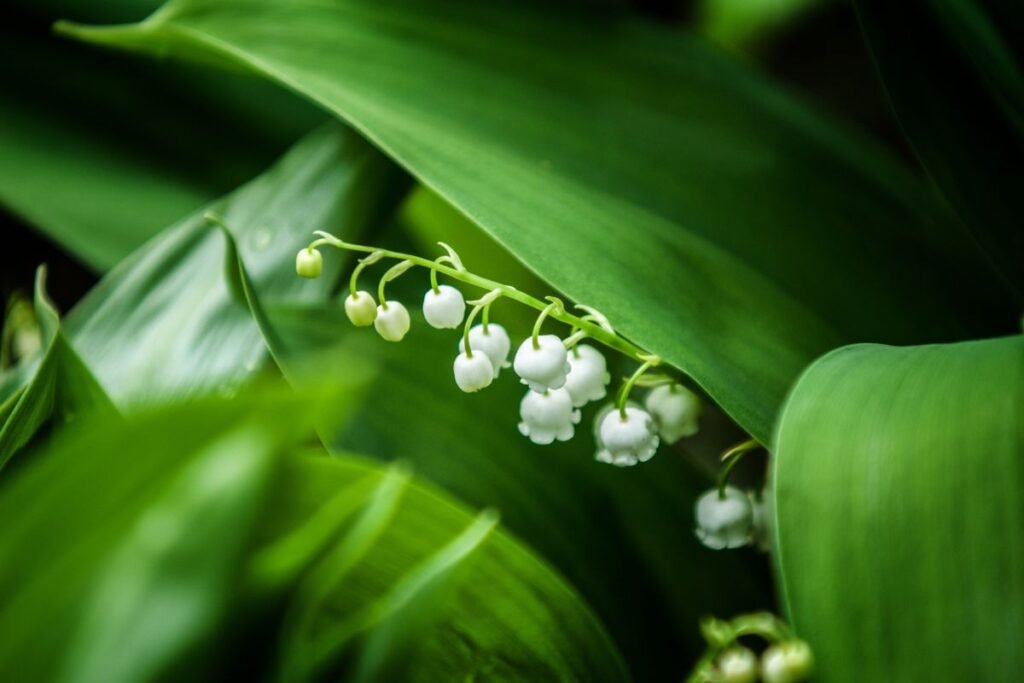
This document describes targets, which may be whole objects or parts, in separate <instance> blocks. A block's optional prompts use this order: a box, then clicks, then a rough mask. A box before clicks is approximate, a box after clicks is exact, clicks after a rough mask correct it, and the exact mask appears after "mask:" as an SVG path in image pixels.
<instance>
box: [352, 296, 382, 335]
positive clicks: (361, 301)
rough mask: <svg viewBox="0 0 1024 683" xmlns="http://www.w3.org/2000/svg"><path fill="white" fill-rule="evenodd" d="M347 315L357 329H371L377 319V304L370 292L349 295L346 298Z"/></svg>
mask: <svg viewBox="0 0 1024 683" xmlns="http://www.w3.org/2000/svg"><path fill="white" fill-rule="evenodd" d="M345 315H347V316H348V319H349V321H350V322H351V323H352V324H353V325H355V326H356V327H369V326H370V325H372V324H373V321H374V320H375V319H376V318H377V302H376V301H374V299H373V295H372V294H370V293H369V292H363V291H359V292H356V293H355V294H349V295H348V296H347V297H345Z"/></svg>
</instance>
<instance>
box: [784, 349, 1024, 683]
mask: <svg viewBox="0 0 1024 683" xmlns="http://www.w3.org/2000/svg"><path fill="white" fill-rule="evenodd" d="M1022 416H1024V337H1021V336H1017V337H1006V338H1002V339H993V340H989V341H978V342H967V343H961V344H952V345H936V346H920V347H910V348H895V347H883V346H853V347H849V348H844V349H841V350H839V351H836V352H834V353H832V354H829V355H828V356H826V357H825V358H823V359H822V360H820V361H818V362H817V363H815V364H814V365H813V366H812V367H811V369H810V370H808V371H807V373H806V374H805V375H804V376H803V377H802V378H801V379H800V381H799V383H798V384H797V386H796V388H795V389H794V392H793V395H792V396H791V397H790V399H789V401H788V402H787V404H786V407H785V410H784V412H783V415H782V418H781V424H780V427H779V432H778V438H777V444H776V453H775V458H776V464H775V501H776V508H777V516H778V520H777V521H778V539H777V546H776V551H777V553H778V555H777V560H778V567H779V575H780V577H781V580H782V583H783V587H784V592H785V595H786V598H787V602H788V609H789V613H790V616H791V618H792V621H793V624H794V626H795V627H796V628H797V630H798V631H799V632H800V634H801V636H802V637H804V638H807V639H808V640H809V641H810V642H811V644H812V645H813V647H814V651H815V656H816V658H817V660H818V664H819V671H820V679H819V680H821V681H823V682H827V683H834V682H840V681H850V682H851V683H852V682H854V681H856V682H858V683H859V682H862V681H993V682H995V681H1006V682H1007V683H1010V682H1011V681H1016V680H1018V679H1019V677H1020V674H1019V672H1020V671H1022V670H1024V650H1022V649H1021V647H1020V634H1021V633H1022V632H1024V609H1022V607H1021V606H1022V605H1024V495H1022V493H1021V492H1022V491H1024V420H1021V417H1022Z"/></svg>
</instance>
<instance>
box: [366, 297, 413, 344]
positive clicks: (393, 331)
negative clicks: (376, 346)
mask: <svg viewBox="0 0 1024 683" xmlns="http://www.w3.org/2000/svg"><path fill="white" fill-rule="evenodd" d="M409 325H410V321H409V311H408V310H406V308H405V306H403V305H402V304H401V303H399V302H397V301H386V302H384V303H382V304H381V305H380V306H378V307H377V318H376V319H375V320H374V321H373V326H374V327H375V328H376V330H377V333H378V334H380V336H381V337H382V338H384V339H385V340H387V341H390V342H399V341H402V338H403V337H405V335H406V333H408V332H409Z"/></svg>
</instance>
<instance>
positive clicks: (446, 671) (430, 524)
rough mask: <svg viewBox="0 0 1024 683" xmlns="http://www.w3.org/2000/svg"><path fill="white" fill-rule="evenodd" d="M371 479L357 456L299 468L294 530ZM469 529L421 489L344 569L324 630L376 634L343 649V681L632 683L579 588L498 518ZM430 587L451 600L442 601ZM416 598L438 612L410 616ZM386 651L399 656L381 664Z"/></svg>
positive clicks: (290, 495) (443, 501)
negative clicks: (336, 496)
mask: <svg viewBox="0 0 1024 683" xmlns="http://www.w3.org/2000/svg"><path fill="white" fill-rule="evenodd" d="M369 476H372V477H374V478H377V479H380V478H381V477H384V476H387V475H386V474H385V473H384V472H383V471H382V470H381V469H380V467H379V466H377V465H370V464H369V463H366V464H363V463H361V462H360V461H359V460H356V459H354V458H353V457H352V456H351V455H349V454H338V456H336V457H334V458H322V457H320V458H316V459H311V460H305V461H290V462H288V463H286V474H285V484H284V486H283V490H284V492H285V495H286V496H287V498H286V500H285V501H283V503H282V505H281V508H280V510H281V511H280V515H281V516H282V517H283V518H284V520H283V521H284V522H285V523H286V524H288V523H294V522H295V521H300V520H302V519H304V518H305V517H306V516H308V515H310V514H312V512H313V511H314V510H316V508H317V507H318V505H319V504H320V501H322V500H324V498H325V497H329V496H330V495H332V494H333V493H334V492H335V491H337V490H339V489H341V488H344V487H346V486H348V485H351V484H352V483H353V482H355V481H359V480H361V479H363V478H365V477H369ZM471 522H472V517H471V516H470V515H468V514H467V513H466V511H465V509H464V508H463V507H462V506H461V505H455V504H453V503H452V502H451V500H450V499H449V498H447V497H446V496H442V495H439V494H438V493H437V492H436V491H435V490H433V489H431V488H426V487H424V486H422V485H419V484H415V483H413V484H411V485H410V486H409V487H408V489H407V490H406V491H405V492H404V493H403V494H402V496H401V501H400V503H399V504H398V506H397V508H396V509H395V510H394V511H393V512H392V513H391V515H390V520H389V523H388V524H387V526H386V527H385V528H384V530H383V531H382V532H379V537H378V539H377V540H376V542H375V543H373V544H372V546H371V547H370V548H369V550H368V551H367V552H365V554H363V555H362V556H361V559H360V561H359V563H358V564H357V565H356V566H354V567H349V566H347V565H346V566H345V567H343V568H342V571H343V572H344V578H343V580H340V581H338V582H337V584H336V585H335V587H334V589H333V590H332V591H331V592H330V593H329V594H328V595H326V596H325V597H324V598H323V599H322V601H321V602H320V603H319V604H318V605H317V609H318V611H319V614H318V615H316V616H317V617H318V619H317V623H318V624H319V625H320V627H321V629H323V628H326V627H327V625H328V624H330V623H331V622H332V621H333V622H334V623H343V622H342V620H343V619H345V618H346V617H353V616H355V617H357V619H358V620H359V622H362V623H364V624H365V625H366V626H367V627H368V628H370V630H369V631H367V632H366V633H362V634H359V633H353V634H352V635H353V636H355V635H360V636H361V637H359V638H355V639H346V640H344V641H343V642H341V643H339V650H338V653H337V654H338V655H347V656H346V657H344V658H343V659H342V661H337V662H336V664H338V665H340V666H341V667H342V668H341V673H339V678H345V679H346V680H348V678H346V676H352V675H358V674H359V672H366V673H371V672H372V671H375V670H376V669H375V667H376V666H377V665H379V664H384V663H386V664H387V666H388V667H391V666H396V665H397V666H398V667H399V668H400V669H401V671H402V673H401V675H399V676H398V677H397V678H388V677H386V676H385V677H383V678H378V679H377V680H403V681H424V682H427V681H448V680H473V679H474V678H485V679H490V680H523V681H563V680H564V681H620V680H626V679H627V674H626V672H625V670H624V667H623V664H622V662H621V660H620V658H619V656H618V654H617V652H616V649H615V646H614V645H613V644H612V642H611V641H610V640H609V639H608V636H607V635H606V634H605V633H604V631H603V629H602V628H601V626H600V624H599V623H598V622H597V621H596V619H595V618H594V617H593V615H592V614H591V613H590V612H589V610H587V609H585V608H584V607H583V603H582V602H581V601H580V598H579V597H578V596H577V595H576V593H575V592H574V591H573V590H572V589H571V588H569V587H568V585H567V584H565V583H563V582H562V581H561V580H560V579H558V578H557V576H556V575H555V574H554V573H553V572H552V571H551V570H550V569H549V568H548V567H547V565H545V564H544V563H543V562H541V561H540V560H538V559H537V558H536V556H534V555H533V554H532V553H530V552H529V551H527V550H526V549H525V548H524V547H523V546H522V545H520V544H519V543H518V542H516V541H514V540H513V539H512V538H511V537H510V536H508V535H507V534H505V533H504V532H502V531H501V530H500V529H499V530H497V531H493V532H490V531H489V529H488V527H489V526H490V525H491V524H492V523H493V522H492V521H488V520H487V518H486V517H484V518H483V519H481V520H479V521H478V523H477V525H474V526H470V524H471ZM485 531H488V533H489V535H487V536H486V538H483V537H482V535H483V532H485ZM448 569H457V572H455V574H454V575H452V574H449V573H448ZM434 580H442V583H443V584H444V585H443V586H441V585H439V584H437V583H433V581H434ZM432 587H435V588H436V587H442V588H443V590H442V594H444V593H447V596H446V599H444V600H443V602H442V603H441V604H440V605H438V601H437V600H436V599H433V597H432V596H431V595H430V592H429V591H430V590H431V588H432ZM425 591H426V592H425ZM421 601H425V602H421ZM411 603H419V604H420V605H422V606H423V607H424V609H428V610H429V611H428V612H426V613H418V614H410V613H409V612H408V611H407V610H404V609H401V608H402V606H403V605H409V604H411ZM427 605H429V607H428V606H427ZM325 620H326V622H325ZM423 620H426V621H427V622H429V623H428V624H427V625H426V626H424V625H423V624H422V623H419V624H417V623H416V622H422V621H423ZM408 628H412V629H413V631H414V632H418V633H419V636H418V637H417V638H415V639H414V645H415V647H413V648H409V647H406V645H405V644H406V643H409V642H410V641H409V640H408V631H406V629H408ZM424 628H425V630H424ZM377 629H379V630H377ZM382 652H393V653H395V654H394V655H388V657H387V661H386V662H383V661H381V660H380V659H379V658H378V657H379V656H380V654H381V653H382ZM395 656H397V657H399V658H400V659H399V660H398V661H395V660H393V659H392V657H395ZM346 664H348V667H346V666H345V665H346Z"/></svg>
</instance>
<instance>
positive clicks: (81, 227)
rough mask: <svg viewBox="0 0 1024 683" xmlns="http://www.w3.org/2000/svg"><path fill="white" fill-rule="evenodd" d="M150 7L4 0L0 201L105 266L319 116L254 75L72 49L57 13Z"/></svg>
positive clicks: (238, 178)
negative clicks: (57, 24) (55, 29)
mask: <svg viewBox="0 0 1024 683" xmlns="http://www.w3.org/2000/svg"><path fill="white" fill-rule="evenodd" d="M157 4H158V3H154V2H152V1H151V0H119V1H117V2H102V3H95V2H82V1H81V0H41V1H36V0H28V1H26V0H13V2H11V3H7V4H6V5H5V12H4V22H3V26H2V27H0V86H2V87H3V89H4V93H5V94H4V97H3V99H2V100H0V149H2V150H3V154H0V205H2V206H4V207H5V208H6V209H8V210H9V211H11V212H12V213H14V214H16V215H18V216H19V217H21V218H22V219H23V220H25V221H26V223H27V224H28V225H31V226H32V227H35V228H37V229H39V230H40V231H42V232H43V233H44V234H46V235H47V236H48V237H49V238H50V239H52V240H54V241H55V242H57V243H58V244H60V245H61V246H63V247H64V248H65V249H67V250H68V251H70V252H71V253H72V254H74V255H75V257H76V258H78V259H80V260H81V261H83V262H84V263H86V264H88V265H89V266H90V267H91V268H93V269H95V270H97V271H100V272H102V271H105V270H107V269H108V268H110V267H111V266H113V265H114V264H115V263H117V262H118V261H120V260H121V259H122V258H123V257H125V256H127V255H128V254H129V253H130V252H131V251H132V250H134V249H135V248H136V247H138V246H139V245H141V244H142V243H143V242H145V241H146V240H147V239H149V238H150V237H152V236H153V235H155V234H156V233H157V232H158V231H159V230H162V229H163V228H164V227H166V226H167V225H169V224H170V223H172V222H173V221H176V220H178V219H179V218H181V216H183V215H185V214H187V213H189V212H190V211H193V210H195V209H196V208H198V207H199V206H201V205H202V204H204V203H206V202H209V201H211V200H213V199H214V198H216V197H217V196H218V195H221V194H223V193H225V192H227V191H228V190H231V189H233V188H234V187H236V186H238V185H240V184H241V183H243V182H244V181H246V180H249V179H250V178H252V177H253V176H254V175H256V174H257V173H259V172H261V171H262V170H263V169H264V167H266V166H267V165H269V164H270V162H271V161H273V160H274V159H275V158H276V157H277V156H278V155H279V154H281V153H282V152H283V151H284V150H285V149H286V148H287V147H288V146H289V145H291V144H292V143H293V142H294V141H295V140H296V139H298V138H299V137H300V136H301V135H302V134H304V133H305V132H307V131H308V130H310V129H311V128H313V127H314V126H315V125H316V124H317V123H319V122H321V121H322V120H323V119H324V116H323V115H322V114H320V113H319V112H318V111H317V110H316V109H315V108H314V107H312V106H310V105H308V104H306V103H305V102H303V101H302V100H301V99H299V98H296V97H294V96H292V95H289V94H287V93H285V92H283V91H281V90H280V89H279V88H274V87H272V86H270V85H267V84H266V83H263V82H261V81H260V80H258V79H256V78H253V77H251V76H242V75H238V74H218V75H216V77H214V76H212V75H211V74H210V73H209V72H208V71H206V70H204V69H199V68H184V69H182V68H174V69H166V68H163V67H161V66H160V65H158V64H154V63H152V62H145V61H142V60H138V59H132V58H123V57H122V58H114V57H111V56H109V55H102V54H98V53H97V52H96V51H95V50H89V49H83V48H82V47H81V46H77V45H74V44H72V43H70V42H69V41H67V40H63V39H61V38H60V37H59V36H55V35H53V33H52V28H51V25H52V24H53V22H54V21H56V20H57V19H60V18H68V17H75V18H76V19H78V20H80V21H132V20H135V19H141V18H143V17H144V16H145V15H146V14H147V13H148V12H149V11H151V10H152V9H154V7H155V6H156V5H157Z"/></svg>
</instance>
